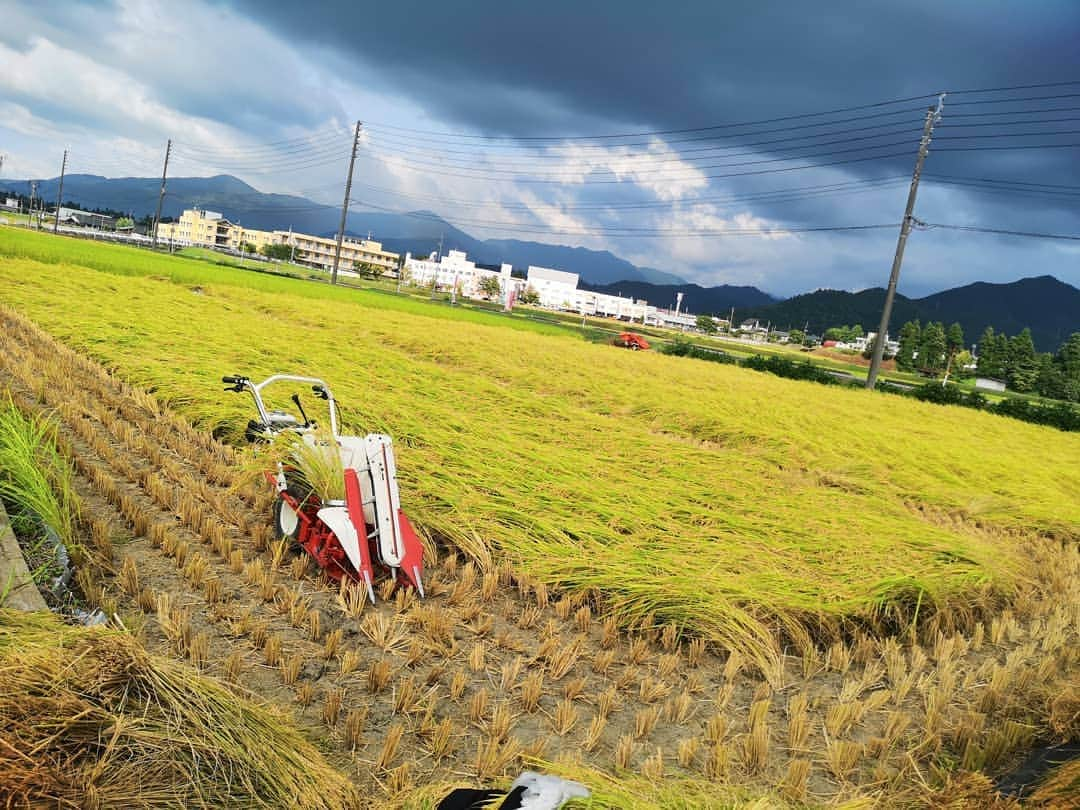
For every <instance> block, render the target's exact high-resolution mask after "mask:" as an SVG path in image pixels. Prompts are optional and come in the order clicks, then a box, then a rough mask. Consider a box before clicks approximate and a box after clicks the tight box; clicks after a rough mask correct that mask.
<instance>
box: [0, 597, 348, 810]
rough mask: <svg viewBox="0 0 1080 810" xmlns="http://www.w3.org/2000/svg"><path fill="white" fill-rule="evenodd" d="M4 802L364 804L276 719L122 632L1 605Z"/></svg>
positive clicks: (0, 796)
mask: <svg viewBox="0 0 1080 810" xmlns="http://www.w3.org/2000/svg"><path fill="white" fill-rule="evenodd" d="M0 684H3V691H2V693H0V805H4V806H42V805H48V806H55V807H134V808H140V807H145V808H149V807H162V806H174V807H181V806H182V807H222V806H229V807H295V806H301V805H302V806H304V807H311V808H339V807H359V806H360V802H359V799H358V797H357V795H356V794H355V792H354V788H353V787H352V785H351V784H350V783H349V781H348V780H347V779H346V778H345V776H344V775H342V774H341V773H339V772H338V771H336V770H334V769H333V768H332V767H330V765H329V764H328V763H327V762H326V761H325V759H324V758H323V757H322V755H321V754H320V753H319V752H318V751H317V750H316V749H315V748H314V746H312V745H311V744H310V743H309V742H307V741H306V740H305V739H304V738H303V737H302V736H301V735H300V733H299V732H298V731H297V730H296V729H295V728H293V727H292V726H291V725H290V723H289V722H288V721H287V720H286V719H285V718H283V717H282V716H280V715H278V714H275V713H274V712H272V711H270V710H269V709H267V708H265V707H263V706H260V705H258V704H256V703H255V702H253V701H252V700H250V699H248V698H245V697H242V696H240V695H237V694H235V693H234V692H231V691H229V690H228V689H226V688H225V687H224V686H222V685H221V684H220V683H218V682H217V681H215V680H213V679H211V678H207V677H205V676H201V675H199V674H197V673H196V672H195V671H194V670H193V669H191V668H190V667H188V666H186V665H183V664H180V663H177V662H175V661H171V660H168V659H164V658H159V657H156V656H153V655H150V654H149V653H148V652H146V650H144V649H143V648H142V647H141V646H140V645H139V644H138V643H137V642H136V641H135V640H133V639H132V638H131V637H130V636H128V635H127V634H126V633H122V632H119V631H115V630H108V629H102V628H91V629H86V628H75V627H70V626H67V625H64V624H63V623H62V622H60V621H59V620H58V619H56V618H55V617H54V616H52V615H50V614H26V613H18V612H14V611H6V610H0Z"/></svg>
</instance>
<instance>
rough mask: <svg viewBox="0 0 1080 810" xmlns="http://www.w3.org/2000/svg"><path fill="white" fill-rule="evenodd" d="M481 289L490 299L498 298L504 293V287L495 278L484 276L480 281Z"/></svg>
mask: <svg viewBox="0 0 1080 810" xmlns="http://www.w3.org/2000/svg"><path fill="white" fill-rule="evenodd" d="M479 289H480V292H482V293H483V294H484V295H486V296H487V297H488V298H498V297H499V294H500V293H501V292H502V285H501V284H499V279H497V278H496V277H495V276H484V277H483V278H482V279H481V280H480V285H479Z"/></svg>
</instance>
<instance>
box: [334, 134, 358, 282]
mask: <svg viewBox="0 0 1080 810" xmlns="http://www.w3.org/2000/svg"><path fill="white" fill-rule="evenodd" d="M361 126H362V125H361V123H360V122H359V121H357V122H356V132H355V133H354V134H353V142H352V153H351V154H350V156H349V176H348V177H346V178H345V202H343V203H342V204H341V227H340V228H338V233H337V244H336V245H335V246H334V268H333V269H332V270H331V271H330V283H331V284H337V271H338V263H339V262H340V261H341V241H342V240H343V239H344V238H345V218H346V217H347V216H348V214H349V196H350V195H351V194H352V175H353V167H354V166H356V150H357V149H359V148H360V127H361Z"/></svg>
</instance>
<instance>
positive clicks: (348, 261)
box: [275, 231, 398, 273]
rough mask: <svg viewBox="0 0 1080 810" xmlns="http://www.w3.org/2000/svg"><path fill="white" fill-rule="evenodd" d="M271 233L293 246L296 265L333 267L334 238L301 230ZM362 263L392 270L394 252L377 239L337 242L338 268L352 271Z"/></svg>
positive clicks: (326, 268)
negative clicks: (298, 231)
mask: <svg viewBox="0 0 1080 810" xmlns="http://www.w3.org/2000/svg"><path fill="white" fill-rule="evenodd" d="M275 234H276V235H280V236H281V237H283V238H282V240H281V241H282V243H283V244H286V245H293V246H294V247H295V248H296V253H295V257H296V259H295V260H296V263H297V264H306V265H309V266H310V267H320V268H322V269H323V270H330V269H331V268H332V267H333V266H334V248H335V246H336V244H337V240H336V239H333V238H331V237H328V236H310V235H309V234H304V233H294V234H291V235H290V234H289V232H288V231H275ZM362 264H367V265H372V266H374V267H378V268H379V269H380V271H381V272H384V273H385V272H387V271H391V270H396V269H397V266H398V254H397V253H391V252H390V251H389V250H383V246H382V244H381V243H379V242H373V241H371V240H370V239H354V238H352V237H349V236H346V237H345V238H344V239H343V240H342V242H341V262H340V263H339V265H338V267H339V268H340V269H342V270H353V269H355V268H356V267H357V266H358V265H362Z"/></svg>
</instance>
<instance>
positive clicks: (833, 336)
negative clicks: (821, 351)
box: [821, 326, 847, 342]
mask: <svg viewBox="0 0 1080 810" xmlns="http://www.w3.org/2000/svg"><path fill="white" fill-rule="evenodd" d="M846 336H847V327H846V326H830V327H829V328H828V329H826V330H825V334H824V335H822V336H821V339H822V340H836V341H841V342H842V341H843V340H844V339H845V337H846Z"/></svg>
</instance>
